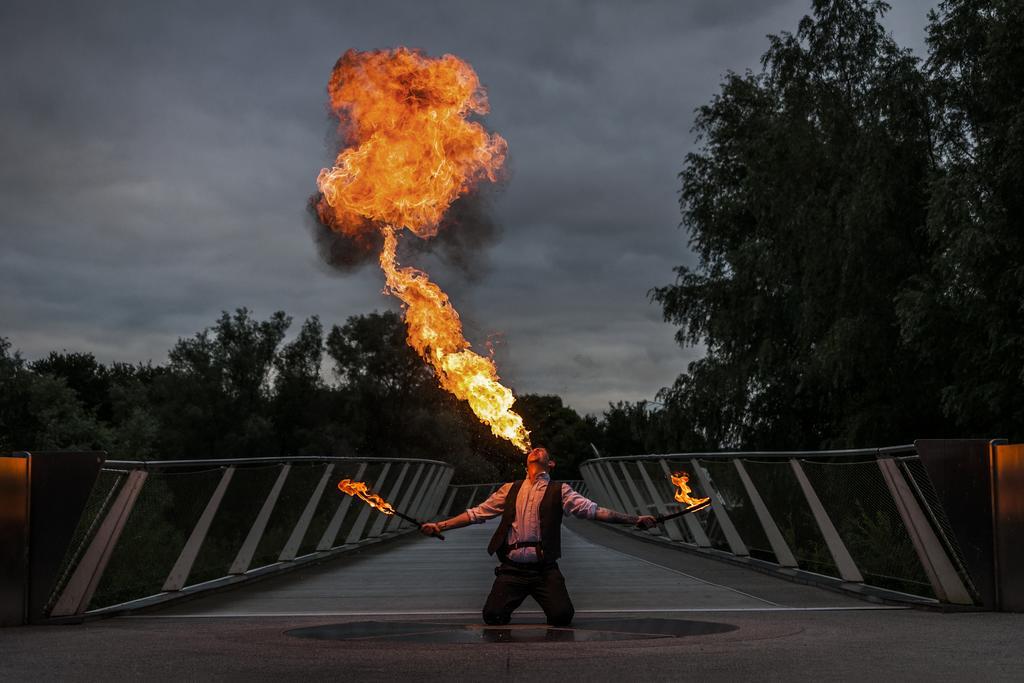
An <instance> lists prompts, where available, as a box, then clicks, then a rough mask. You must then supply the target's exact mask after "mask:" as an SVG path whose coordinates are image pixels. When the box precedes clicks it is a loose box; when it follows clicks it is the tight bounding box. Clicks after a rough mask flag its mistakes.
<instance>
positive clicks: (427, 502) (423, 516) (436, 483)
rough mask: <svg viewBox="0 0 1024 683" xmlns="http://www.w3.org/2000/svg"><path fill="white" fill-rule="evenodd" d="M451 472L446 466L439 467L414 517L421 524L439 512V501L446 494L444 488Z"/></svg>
mask: <svg viewBox="0 0 1024 683" xmlns="http://www.w3.org/2000/svg"><path fill="white" fill-rule="evenodd" d="M450 471H451V470H449V469H448V468H447V467H445V466H444V465H438V466H437V471H436V472H435V476H434V480H433V481H431V482H430V486H428V487H427V489H426V493H425V494H424V496H423V500H422V501H420V504H419V505H418V506H417V507H416V514H415V515H413V517H415V518H416V519H418V520H420V521H421V522H422V521H426V520H428V519H430V518H431V517H433V515H434V512H435V511H436V510H437V499H438V497H439V496H440V494H441V493H443V492H444V487H445V486H447V484H446V480H447V478H448V476H449V472H450Z"/></svg>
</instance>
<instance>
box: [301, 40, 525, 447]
mask: <svg viewBox="0 0 1024 683" xmlns="http://www.w3.org/2000/svg"><path fill="white" fill-rule="evenodd" d="M327 89H328V93H329V94H330V101H331V108H332V110H333V111H334V113H335V114H336V115H337V116H338V118H339V120H340V121H341V125H342V127H343V128H344V131H345V134H346V142H347V143H348V147H346V149H344V150H342V151H341V153H339V154H338V157H337V159H336V160H335V163H334V166H333V167H332V168H330V169H323V170H322V171H320V175H319V176H318V177H317V186H318V187H319V189H320V192H321V197H320V200H319V202H318V204H317V213H318V215H319V217H320V219H321V221H323V222H324V223H325V224H326V225H328V226H330V227H331V228H332V229H333V230H337V231H340V232H343V233H345V234H347V235H349V236H351V237H356V238H360V239H363V240H364V241H365V238H366V236H367V233H368V232H369V233H370V234H372V233H373V231H379V232H380V233H381V234H382V235H383V238H384V246H383V249H382V250H381V254H380V266H381V268H382V269H383V270H384V274H385V276H386V281H387V286H386V289H385V291H387V292H389V293H391V294H394V295H395V296H397V297H398V298H399V299H401V301H402V303H403V305H404V311H405V322H406V326H407V330H408V338H407V341H408V343H409V345H410V346H412V347H413V348H414V349H416V351H417V353H419V354H420V356H422V357H423V359H424V360H426V361H427V362H428V363H429V364H430V365H431V367H432V368H433V369H434V372H435V374H436V376H437V379H438V382H439V383H440V385H441V386H442V387H443V388H444V389H446V390H447V391H449V392H451V393H452V394H454V395H455V396H456V397H458V398H460V399H463V400H466V401H467V402H468V403H469V405H470V407H471V408H472V410H473V412H474V413H475V414H476V416H477V417H478V418H479V419H480V420H481V421H482V422H484V423H485V424H487V425H489V426H490V428H491V431H492V432H493V433H494V434H495V435H496V436H500V437H502V438H504V439H507V440H508V441H510V442H512V443H513V444H515V445H516V447H518V448H519V449H520V450H521V451H523V452H524V453H525V452H527V451H529V450H530V434H529V432H528V431H527V430H526V428H525V427H524V425H523V419H522V417H521V416H520V415H519V414H517V413H516V412H515V411H514V410H512V404H513V403H514V402H515V398H514V397H513V395H512V391H511V390H510V389H509V388H508V387H505V386H504V385H502V384H501V382H500V381H499V378H498V372H497V368H496V367H495V365H494V362H493V361H492V360H491V359H489V358H485V357H483V356H481V355H479V354H477V353H475V352H473V351H472V350H471V349H470V344H469V342H468V341H466V339H465V337H464V336H463V333H462V322H461V320H460V319H459V314H458V312H457V311H456V310H455V309H454V308H453V307H452V305H451V302H450V301H449V300H448V296H447V295H446V294H445V293H444V292H443V291H442V290H441V288H440V287H438V286H437V285H436V284H434V283H433V282H431V281H430V279H429V278H428V277H427V274H426V273H424V272H423V271H421V270H417V269H416V268H410V267H405V268H401V267H399V265H398V262H397V260H396V251H397V248H398V235H397V232H398V231H399V230H401V229H402V228H406V229H408V230H409V231H410V232H412V233H413V234H414V235H416V236H417V237H420V238H422V239H428V238H430V237H433V236H434V235H436V234H437V229H438V224H439V222H440V220H441V218H442V217H443V216H444V213H445V211H447V210H448V207H449V206H450V205H451V203H452V202H453V201H454V200H455V199H457V198H458V197H459V196H461V195H463V194H465V193H466V192H468V191H469V190H470V189H471V188H472V187H473V186H474V185H475V184H476V183H477V182H479V181H481V180H483V179H484V178H486V179H489V180H492V181H493V180H494V179H495V177H496V176H495V174H496V173H497V171H498V169H499V168H500V167H501V165H502V164H503V163H504V161H505V152H506V148H507V144H506V143H505V140H503V139H502V138H501V136H499V135H491V134H488V133H487V131H486V130H484V128H483V126H481V125H480V124H479V123H476V122H474V121H469V120H467V118H466V117H467V116H469V115H471V114H486V113H487V112H488V110H489V108H488V104H487V96H486V94H485V93H484V89H483V87H482V86H481V85H480V80H479V79H478V78H477V75H476V73H475V72H474V71H473V69H472V67H470V65H469V64H467V63H466V62H464V61H462V60H461V59H459V58H457V57H455V56H453V55H445V56H443V57H441V58H440V59H431V58H429V57H426V56H425V55H423V54H422V53H420V52H417V51H414V50H409V49H407V48H404V47H400V48H397V49H395V50H380V51H374V52H357V51H355V50H349V51H348V52H346V53H345V54H344V55H343V56H342V58H341V59H339V60H338V63H337V64H336V65H335V67H334V71H333V73H332V74H331V79H330V83H329V84H328V88H327Z"/></svg>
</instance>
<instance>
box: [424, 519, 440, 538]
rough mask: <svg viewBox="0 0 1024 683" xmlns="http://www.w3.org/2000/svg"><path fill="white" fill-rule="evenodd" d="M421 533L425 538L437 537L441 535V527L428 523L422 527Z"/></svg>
mask: <svg viewBox="0 0 1024 683" xmlns="http://www.w3.org/2000/svg"><path fill="white" fill-rule="evenodd" d="M420 533H421V534H423V535H424V536H437V535H438V534H439V533H441V526H440V525H439V524H435V523H434V522H427V523H426V524H423V525H421V526H420Z"/></svg>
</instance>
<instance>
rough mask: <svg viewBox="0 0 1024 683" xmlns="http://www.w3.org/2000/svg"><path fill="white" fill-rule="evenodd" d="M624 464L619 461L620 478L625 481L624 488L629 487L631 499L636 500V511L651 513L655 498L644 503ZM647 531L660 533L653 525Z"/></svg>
mask: <svg viewBox="0 0 1024 683" xmlns="http://www.w3.org/2000/svg"><path fill="white" fill-rule="evenodd" d="M626 464H627V463H626V462H625V461H622V460H620V461H619V469H620V470H621V471H622V478H623V479H624V480H625V481H626V488H628V489H629V492H630V494H632V496H633V499H634V500H636V504H637V512H638V513H640V514H641V515H649V514H651V511H652V509H653V508H654V507H655V506H656V505H657V499H656V498H654V497H652V498H651V501H650V503H649V504H648V505H644V502H645V501H644V497H643V496H641V495H640V489H638V488H637V486H636V482H635V481H634V480H633V477H631V476H630V474H629V469H628V468H627V467H626ZM648 533H657V534H660V533H661V529H659V528H658V527H654V528H653V529H650V530H648Z"/></svg>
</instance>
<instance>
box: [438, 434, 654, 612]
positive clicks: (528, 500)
mask: <svg viewBox="0 0 1024 683" xmlns="http://www.w3.org/2000/svg"><path fill="white" fill-rule="evenodd" d="M554 466H555V461H554V460H552V459H551V456H550V454H549V453H548V451H547V449H545V448H534V449H533V450H532V451H530V452H529V453H527V455H526V479H520V480H518V481H514V482H509V483H507V484H504V485H502V486H501V487H500V488H499V489H498V490H497V491H495V492H494V493H493V494H491V497H490V498H488V499H487V500H485V501H484V502H483V503H481V504H480V505H477V506H476V507H474V508H470V509H469V510H466V511H465V512H463V513H462V514H460V515H456V516H455V517H452V518H451V519H446V520H444V521H441V522H437V523H430V524H424V525H423V526H422V527H421V529H420V530H421V531H422V532H423V533H424V534H426V535H428V536H430V535H433V534H435V533H438V532H443V531H447V530H449V529H458V528H459V527H464V526H468V525H470V524H482V523H483V522H485V521H487V520H488V519H490V518H492V517H497V516H498V515H501V522H500V523H499V525H498V528H497V530H496V531H495V532H494V536H493V537H492V538H491V542H490V544H489V545H488V546H487V552H488V553H489V554H491V555H494V554H495V553H497V555H498V558H499V559H500V560H501V564H500V565H499V566H498V567H496V568H495V569H494V576H495V579H494V585H493V586H492V587H491V593H490V595H488V596H487V602H486V603H485V604H484V610H483V617H484V622H485V623H487V624H491V625H500V624H507V623H508V622H509V620H510V619H511V618H512V612H514V611H515V610H516V608H517V607H519V605H521V604H522V602H523V600H525V599H526V596H528V595H529V596H532V597H533V599H534V600H536V601H537V604H539V605H540V606H541V609H543V610H544V615H545V616H546V617H547V622H548V623H549V624H551V625H552V626H568V625H569V624H570V623H572V617H573V614H574V613H575V610H574V609H573V606H572V600H570V599H569V593H568V592H567V591H566V590H565V579H564V578H563V577H562V573H561V572H560V571H559V570H558V563H557V560H558V558H559V557H560V556H561V554H562V549H561V536H562V515H563V514H570V515H573V516H575V517H582V518H584V519H596V520H598V521H601V522H611V523H613V524H635V525H636V526H638V527H640V528H642V529H649V528H651V527H652V526H654V525H655V521H654V517H652V516H650V515H643V516H640V517H638V516H636V515H627V514H624V513H621V512H616V511H614V510H609V509H607V508H603V507H598V505H597V503H595V502H594V501H592V500H588V499H587V498H585V497H584V496H582V495H580V494H579V493H577V492H576V491H574V490H573V489H572V487H571V486H569V485H568V484H556V485H553V486H549V484H550V483H551V476H550V475H549V474H548V472H549V471H550V470H551V468H553V467H554Z"/></svg>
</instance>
